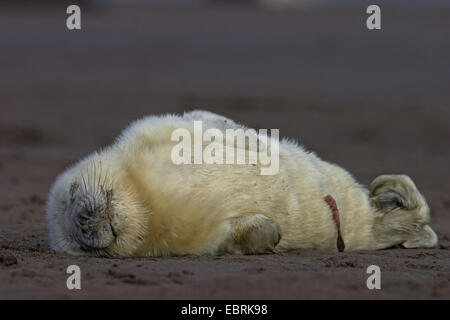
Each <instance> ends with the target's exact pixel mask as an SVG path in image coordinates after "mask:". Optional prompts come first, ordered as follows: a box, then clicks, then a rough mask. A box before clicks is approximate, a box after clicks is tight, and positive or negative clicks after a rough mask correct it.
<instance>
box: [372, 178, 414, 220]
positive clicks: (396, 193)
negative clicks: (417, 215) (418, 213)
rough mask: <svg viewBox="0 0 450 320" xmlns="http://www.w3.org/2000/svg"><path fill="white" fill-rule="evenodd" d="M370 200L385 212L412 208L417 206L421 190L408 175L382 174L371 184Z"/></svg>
mask: <svg viewBox="0 0 450 320" xmlns="http://www.w3.org/2000/svg"><path fill="white" fill-rule="evenodd" d="M369 189H370V200H371V201H372V203H373V205H374V206H375V207H377V208H378V209H380V210H381V211H383V212H390V211H392V210H394V209H396V208H402V209H406V210H412V209H414V208H415V207H417V200H418V198H417V197H420V194H419V192H418V191H417V188H416V186H415V184H414V182H413V181H412V180H411V179H410V178H409V177H408V176H406V175H381V176H378V177H377V178H375V180H373V182H372V183H371V184H370V188H369Z"/></svg>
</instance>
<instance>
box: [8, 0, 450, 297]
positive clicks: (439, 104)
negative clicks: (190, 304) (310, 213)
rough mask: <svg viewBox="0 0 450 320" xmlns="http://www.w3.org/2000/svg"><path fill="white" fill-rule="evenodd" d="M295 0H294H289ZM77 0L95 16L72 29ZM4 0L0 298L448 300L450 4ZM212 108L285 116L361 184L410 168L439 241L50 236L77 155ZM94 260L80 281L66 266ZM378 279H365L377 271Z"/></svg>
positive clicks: (258, 120) (268, 120) (285, 129)
mask: <svg viewBox="0 0 450 320" xmlns="http://www.w3.org/2000/svg"><path fill="white" fill-rule="evenodd" d="M294 2H295V1H294ZM69 3H78V4H80V6H81V10H82V30H81V31H69V30H67V29H66V23H65V20H66V17H67V15H66V13H65V11H66V6H67V5H68V4H69ZM124 3H125V2H124V1H122V2H121V1H110V2H108V1H84V2H76V1H74V2H67V3H66V2H64V1H62V2H58V1H43V2H39V5H36V4H35V2H32V1H15V2H7V1H5V2H2V4H1V5H0V178H1V179H0V180H1V184H0V284H1V285H0V298H7V299H9V298H80V297H81V298H213V299H214V298H236V299H239V298H268V299H281V298H282V299H297V298H447V299H448V298H450V283H449V278H450V252H449V244H450V213H449V211H450V194H449V190H450V182H449V177H450V169H449V166H448V164H449V161H450V146H449V137H450V125H449V120H450V90H449V84H450V59H449V57H450V41H449V40H450V6H448V5H445V3H444V2H443V1H428V2H426V1H413V2H409V1H394V2H392V1H390V2H388V1H377V3H376V4H378V5H379V6H380V7H381V10H382V30H376V31H369V30H368V29H367V28H366V18H367V17H368V15H367V14H366V13H365V12H366V8H367V6H368V5H369V4H373V3H371V2H368V1H340V2H339V5H336V3H337V2H332V1H307V2H306V1H305V2H301V1H298V2H297V3H298V4H299V5H298V6H295V7H292V6H288V7H283V8H280V7H273V6H269V7H268V6H262V5H260V3H259V2H257V1H253V2H247V1H232V2H228V1H175V0H172V1H170V3H169V4H168V3H167V2H166V3H164V2H162V1H133V2H128V3H127V4H124ZM197 108H201V109H207V110H210V111H213V112H218V113H221V114H224V115H226V116H228V117H231V118H233V119H234V120H237V121H239V122H243V123H246V124H248V125H249V126H252V127H255V128H279V129H280V134H281V135H282V136H289V137H294V138H296V139H298V140H299V141H300V143H301V144H303V145H305V146H306V147H307V148H308V149H310V150H313V151H316V152H317V153H318V154H319V155H320V156H321V157H322V158H324V159H326V160H328V161H331V162H335V163H337V164H339V165H341V166H343V167H344V168H346V169H347V170H349V171H350V172H351V173H352V174H354V176H355V178H356V179H357V180H358V181H360V182H361V183H363V184H366V185H367V184H369V183H370V181H371V180H372V179H373V178H375V177H376V176H377V175H378V174H381V173H406V174H408V175H410V176H411V177H412V179H413V180H414V181H415V182H416V184H417V186H418V187H419V189H420V190H421V191H422V192H423V194H424V195H425V197H426V198H427V199H428V202H429V204H430V206H431V207H432V224H431V225H432V227H433V228H434V229H435V230H436V231H437V233H438V235H439V237H440V247H439V248H438V249H433V250H401V249H392V250H383V251H377V252H357V253H343V254H335V253H328V252H313V251H299V252H292V253H289V254H280V255H270V256H225V257H183V258H148V259H126V260H111V259H109V260H108V259H93V258H76V257H71V256H68V255H64V254H55V253H53V252H52V251H50V249H49V246H48V235H47V233H48V229H47V226H46V221H45V201H46V197H47V193H48V189H49V188H50V185H51V183H52V182H53V180H54V179H55V177H56V175H57V174H58V173H59V172H61V171H62V170H63V169H64V168H65V167H66V166H68V165H69V164H71V163H73V162H75V161H77V160H78V159H80V158H81V157H83V156H85V155H87V154H88V153H90V152H92V151H93V150H94V149H97V148H99V147H102V146H106V145H108V144H110V143H112V142H113V140H114V138H115V137H116V136H117V135H118V134H119V133H120V131H121V130H122V129H123V128H124V127H125V126H126V125H127V124H128V123H129V122H131V121H133V120H135V119H136V118H138V117H142V116H145V115H148V114H159V113H167V112H170V113H182V112H183V111H187V110H192V109H197ZM70 264H78V265H80V267H81V269H82V275H83V278H82V287H83V289H82V290H81V291H79V292H72V291H69V290H67V289H66V286H65V280H66V277H67V275H66V274H65V269H66V268H67V266H68V265H70ZM371 264H377V265H379V266H380V267H381V270H382V290H379V291H370V290H368V289H367V288H366V279H367V276H368V275H367V274H366V272H365V271H366V268H367V266H369V265H371Z"/></svg>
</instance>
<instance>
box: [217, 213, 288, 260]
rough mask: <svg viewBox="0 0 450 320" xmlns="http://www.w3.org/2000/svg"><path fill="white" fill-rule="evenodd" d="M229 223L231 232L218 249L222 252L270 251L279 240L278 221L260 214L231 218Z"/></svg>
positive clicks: (248, 252)
mask: <svg viewBox="0 0 450 320" xmlns="http://www.w3.org/2000/svg"><path fill="white" fill-rule="evenodd" d="M229 223H230V226H231V234H230V236H229V237H228V238H227V240H226V241H225V242H224V244H223V246H222V247H221V249H220V251H221V252H222V253H241V254H263V253H270V252H273V250H274V249H275V247H276V246H277V244H278V243H279V242H280V240H281V229H280V226H279V225H278V223H276V222H275V221H273V220H272V219H269V218H267V217H266V216H264V215H262V214H254V215H249V216H243V217H238V218H232V219H230V220H229Z"/></svg>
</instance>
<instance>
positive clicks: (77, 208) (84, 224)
mask: <svg viewBox="0 0 450 320" xmlns="http://www.w3.org/2000/svg"><path fill="white" fill-rule="evenodd" d="M111 197H112V194H111V193H110V192H106V193H84V194H82V195H80V196H79V197H78V198H76V199H75V200H74V202H73V204H72V210H71V212H70V215H69V217H68V218H69V224H70V229H71V235H72V238H73V239H74V240H75V241H76V242H77V243H78V244H79V245H80V247H81V248H82V249H84V250H89V249H102V248H106V247H108V246H109V245H110V244H111V243H112V242H113V241H114V238H115V233H114V230H113V227H112V225H111Z"/></svg>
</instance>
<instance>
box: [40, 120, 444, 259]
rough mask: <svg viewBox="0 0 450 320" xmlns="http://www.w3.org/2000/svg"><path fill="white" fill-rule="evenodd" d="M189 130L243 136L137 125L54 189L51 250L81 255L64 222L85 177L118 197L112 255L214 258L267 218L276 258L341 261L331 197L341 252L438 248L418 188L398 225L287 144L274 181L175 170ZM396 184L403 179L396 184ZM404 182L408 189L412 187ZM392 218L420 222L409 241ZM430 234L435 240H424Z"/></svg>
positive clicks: (239, 171)
mask: <svg viewBox="0 0 450 320" xmlns="http://www.w3.org/2000/svg"><path fill="white" fill-rule="evenodd" d="M193 120H203V121H204V129H206V128H208V127H211V128H212V127H214V128H218V129H221V130H224V129H226V128H240V127H243V126H241V125H239V124H237V123H235V122H234V121H232V120H230V119H227V118H225V117H222V116H219V115H215V114H213V113H209V112H205V111H195V112H192V113H188V114H185V115H184V116H177V115H164V116H149V117H146V118H144V119H141V120H138V121H136V122H134V123H133V124H132V125H130V126H129V127H128V128H127V129H126V130H125V131H124V132H123V133H122V135H121V136H120V137H119V139H118V140H117V142H116V143H115V144H114V145H112V146H111V147H109V148H107V149H105V150H102V151H99V152H95V153H93V154H92V155H90V156H88V157H87V158H85V159H83V160H81V161H80V162H78V163H77V164H75V165H74V166H72V167H70V168H69V169H67V170H66V171H65V172H64V173H62V174H61V175H60V176H58V178H57V179H56V181H55V183H54V185H53V187H52V189H51V191H50V194H49V198H48V204H47V218H48V221H49V226H50V239H51V246H52V248H53V249H55V250H57V251H66V252H69V253H72V254H83V252H82V251H81V250H80V249H79V247H78V246H77V245H76V243H74V242H73V241H72V240H70V239H69V237H68V225H67V222H66V221H65V219H67V217H66V216H65V210H66V208H67V206H68V202H69V198H70V191H69V189H70V185H71V184H72V183H73V182H74V181H77V182H79V183H83V182H82V179H81V175H82V174H83V177H84V178H85V180H86V181H85V182H86V183H87V184H88V188H90V187H92V188H93V187H94V185H95V183H96V182H95V181H97V184H102V185H109V186H111V187H112V189H113V190H114V199H113V206H114V219H113V224H114V226H115V228H116V230H117V231H118V233H119V236H118V237H117V239H116V241H115V242H114V243H113V244H112V245H111V246H110V247H109V248H107V252H108V254H111V255H117V256H145V255H179V254H216V253H218V252H219V251H220V248H221V246H223V244H224V243H225V242H226V241H229V239H230V234H231V233H232V232H233V230H232V226H231V225H230V223H229V221H230V220H231V219H235V218H239V217H246V216H252V215H264V216H265V217H267V218H269V219H271V220H273V221H275V222H276V223H277V224H278V225H279V227H280V229H281V234H282V238H281V242H280V243H279V244H278V245H277V246H276V248H275V251H284V250H289V249H301V248H313V249H323V250H333V251H335V250H336V238H337V228H336V225H335V224H334V222H333V219H332V213H331V210H330V208H329V207H328V205H327V204H326V203H325V201H324V197H325V196H326V195H332V196H333V197H334V199H335V200H336V203H337V206H338V208H339V210H340V220H341V230H342V235H343V239H344V241H345V245H346V249H345V250H360V249H368V250H370V249H381V248H385V247H388V246H392V245H396V244H401V243H404V242H405V241H407V240H408V239H409V243H408V244H411V246H413V247H420V246H425V247H431V246H434V245H436V243H437V238H436V235H435V234H434V232H433V231H432V230H431V228H430V227H429V226H428V225H427V224H428V221H429V209H428V206H427V204H426V202H425V200H424V199H423V197H422V196H421V195H420V193H419V192H418V191H417V189H416V188H415V186H414V188H413V187H411V190H413V191H414V192H416V193H414V194H413V191H411V190H409V189H408V190H409V191H410V192H409V193H408V196H411V197H414V199H416V202H417V206H416V207H415V208H413V209H411V208H409V209H408V212H407V213H405V212H403V213H402V212H401V210H403V209H401V208H400V209H399V208H395V210H394V211H393V212H394V215H393V214H392V213H388V214H385V213H383V212H382V210H380V209H379V208H377V207H376V206H375V205H374V201H376V199H375V198H374V197H372V195H369V191H368V190H367V189H366V188H364V187H363V186H361V185H359V184H358V183H356V182H355V180H354V179H353V177H352V176H351V175H350V174H349V173H348V172H347V171H345V170H344V169H342V168H341V167H339V166H337V165H334V164H331V163H328V162H326V161H323V160H321V159H320V158H319V157H317V156H316V155H315V154H314V153H311V152H307V151H306V150H305V149H303V148H302V147H301V146H299V145H298V144H297V143H295V142H293V141H291V140H283V141H282V142H281V144H280V171H279V174H276V175H272V176H270V175H269V176H262V175H260V170H259V165H256V166H252V165H175V164H173V163H172V162H171V158H170V153H171V149H172V147H173V146H174V144H175V143H174V142H171V141H170V137H171V133H172V131H173V130H175V129H177V128H187V129H188V130H192V128H193ZM94 171H95V172H94ZM393 177H394V176H393ZM398 177H405V176H395V177H394V178H393V179H394V180H395V181H398V179H400V178H398ZM401 179H404V180H401V182H402V183H406V184H409V183H410V182H409V180H410V179H409V178H408V179H409V180H405V179H406V178H401ZM389 181H390V180H389ZM381 183H387V184H389V182H385V181H384V180H383V181H382V182H381ZM411 183H412V181H411ZM412 184H413V183H412ZM404 211H406V209H405V210H404ZM395 212H397V213H395ZM400 213H402V214H403V215H401V214H400ZM395 214H398V215H399V217H400V218H398V219H400V220H399V221H400V222H399V223H400V224H402V225H403V224H405V225H406V223H405V221H406V220H407V219H410V218H402V217H404V216H408V217H409V216H410V215H414V216H417V219H415V220H414V221H411V222H409V220H408V223H409V224H411V226H409V224H408V227H405V230H406V229H407V230H408V232H409V233H407V234H408V235H410V238H411V237H412V238H411V239H410V238H408V239H407V237H406V236H405V235H404V234H401V232H400V233H398V232H396V231H395V230H391V229H390V228H391V224H392V223H394V224H395V223H396V222H390V221H388V216H389V217H390V215H392V216H395ZM405 219H406V220H405ZM396 221H397V220H396ZM414 228H415V229H414ZM413 229H414V230H413ZM424 230H425V231H424ZM378 232H379V233H380V234H382V235H383V236H382V237H381V238H382V239H381V238H380V237H378V234H377V233H378ZM424 232H425V234H428V235H429V236H428V237H424V236H423V234H424ZM412 234H413V235H412ZM420 235H422V236H420ZM422 238H426V239H427V240H426V241H425V240H421V239H422ZM227 239H228V240H227ZM391 240H392V241H391ZM236 252H238V251H236Z"/></svg>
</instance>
